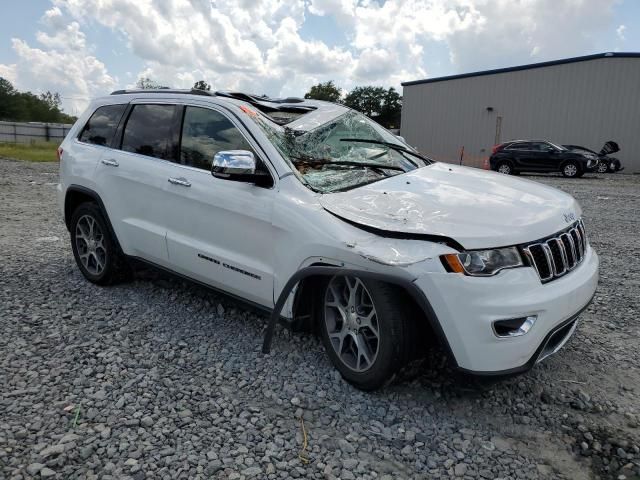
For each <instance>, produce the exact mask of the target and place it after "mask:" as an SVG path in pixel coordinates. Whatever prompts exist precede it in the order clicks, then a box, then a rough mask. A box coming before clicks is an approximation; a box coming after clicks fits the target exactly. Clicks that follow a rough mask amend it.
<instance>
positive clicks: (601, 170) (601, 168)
mask: <svg viewBox="0 0 640 480" xmlns="http://www.w3.org/2000/svg"><path fill="white" fill-rule="evenodd" d="M608 168H609V167H608V166H607V164H606V163H604V162H600V163H599V164H598V173H607V170H608Z"/></svg>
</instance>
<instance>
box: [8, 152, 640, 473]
mask: <svg viewBox="0 0 640 480" xmlns="http://www.w3.org/2000/svg"><path fill="white" fill-rule="evenodd" d="M56 172H57V165H55V164H46V163H43V164H32V163H19V162H14V161H10V160H6V159H0V205H1V206H0V256H1V257H0V259H1V261H0V329H1V331H2V336H1V338H0V385H2V388H1V389H0V477H1V478H11V479H20V478H64V479H71V478H104V479H107V478H119V479H123V478H133V479H136V480H139V479H144V478H166V479H175V478H203V479H204V478H207V479H210V478H214V479H216V478H221V479H250V478H256V479H264V478H273V479H275V478H318V479H334V478H341V479H354V478H358V479H385V480H391V479H397V478H412V479H422V478H424V479H426V478H449V477H455V478H478V479H494V478H503V479H508V478H511V479H516V478H518V479H520V478H530V479H534V478H566V479H588V478H615V479H621V480H622V479H624V478H627V479H633V478H636V479H637V478H639V477H640V454H639V453H638V452H639V448H638V446H639V445H640V429H639V428H640V411H639V406H640V402H639V397H640V375H639V371H638V366H639V363H640V355H639V354H638V338H639V337H640V323H639V320H638V305H639V298H640V260H639V259H640V255H638V254H639V252H638V232H639V231H640V227H639V225H638V223H639V222H638V220H639V214H638V205H639V201H640V177H637V176H623V175H611V176H601V177H596V176H586V177H585V178H583V179H580V180H571V181H570V180H565V179H562V178H559V177H531V178H534V179H536V180H539V181H542V182H544V183H548V184H550V185H554V186H556V187H559V188H562V189H564V190H566V191H568V192H570V193H572V194H574V195H575V196H576V197H577V198H578V200H579V201H580V203H581V204H582V206H583V208H584V210H585V220H586V224H587V228H588V230H589V232H590V238H591V242H592V244H593V245H594V246H595V247H596V249H597V250H598V252H599V253H600V255H601V261H602V270H601V272H602V279H601V283H600V287H599V290H598V293H597V296H596V299H595V301H594V303H593V304H592V305H591V306H590V307H589V309H588V310H587V311H586V312H585V313H584V315H583V320H582V323H581V325H580V327H579V329H578V331H577V333H576V335H575V337H574V338H573V339H572V340H571V341H570V342H569V344H568V345H567V346H566V347H565V349H564V350H563V351H562V352H561V353H559V354H558V355H555V356H553V357H551V358H549V359H548V360H547V361H545V362H544V363H542V364H540V365H538V366H537V367H536V368H535V369H534V370H533V371H531V372H529V373H527V374H525V375H521V376H518V377H515V378H511V379H502V380H493V381H487V380H478V379H475V378H470V377H466V376H462V375H459V374H456V373H455V372H453V371H451V370H450V369H449V368H448V367H447V366H446V365H444V362H443V357H442V356H441V355H440V354H438V353H434V354H433V355H431V356H430V358H429V359H428V361H426V362H424V363H421V364H418V365H414V366H413V368H409V369H407V371H406V372H404V374H403V377H402V379H401V380H400V381H399V382H397V383H396V384H394V385H393V386H391V387H389V388H387V389H385V390H383V391H381V392H377V393H370V394H365V393H362V392H359V391H357V390H355V389H353V388H352V387H350V386H349V385H348V384H346V383H345V382H344V381H342V380H341V379H340V378H339V376H338V375H337V373H336V372H335V371H334V369H333V368H332V367H331V365H330V364H329V362H328V360H327V359H326V357H325V354H324V351H323V349H322V346H321V344H320V342H319V341H318V339H316V338H314V337H313V336H311V335H305V334H292V333H290V332H288V331H286V330H283V329H279V330H278V331H277V334H276V337H275V339H274V350H273V353H272V354H271V355H269V356H263V355H261V354H260V344H261V339H262V334H263V331H264V327H265V322H266V318H265V317H264V316H263V315H259V314H256V313H254V312H251V311H249V310H246V309H245V308H244V307H242V306H241V305H240V304H237V303H235V302H234V301H232V300H230V299H228V298H226V297H224V296H220V295H217V294H215V293H212V292H210V291H208V290H206V289H204V288H201V287H198V286H195V285H192V284H190V283H187V282H184V281H181V280H178V279H175V278H173V277H170V276H167V275H164V274H160V273H158V272H155V271H147V270H142V271H139V272H137V274H136V278H135V280H134V281H132V282H131V283H128V284H123V285H118V286H114V287H109V288H100V287H97V286H94V285H92V284H90V283H88V282H87V281H85V280H84V279H83V278H82V276H81V275H80V273H79V271H78V270H77V268H76V267H75V264H74V261H73V257H72V254H71V248H70V246H69V241H68V233H67V232H66V230H65V228H64V226H63V224H62V221H61V218H60V216H59V214H58V211H57V208H56V204H55V182H56V181H57V173H56ZM301 419H303V421H304V427H305V431H306V433H307V439H308V448H307V449H306V451H304V450H303V434H302V420H301ZM303 459H308V461H306V460H303Z"/></svg>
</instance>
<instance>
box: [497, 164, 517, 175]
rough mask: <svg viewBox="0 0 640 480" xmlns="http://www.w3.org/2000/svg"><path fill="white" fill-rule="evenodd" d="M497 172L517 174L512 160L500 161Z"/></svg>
mask: <svg viewBox="0 0 640 480" xmlns="http://www.w3.org/2000/svg"><path fill="white" fill-rule="evenodd" d="M496 172H498V173H504V174H505V175H515V173H514V170H513V165H512V164H511V162H500V163H499V164H498V165H497V167H496Z"/></svg>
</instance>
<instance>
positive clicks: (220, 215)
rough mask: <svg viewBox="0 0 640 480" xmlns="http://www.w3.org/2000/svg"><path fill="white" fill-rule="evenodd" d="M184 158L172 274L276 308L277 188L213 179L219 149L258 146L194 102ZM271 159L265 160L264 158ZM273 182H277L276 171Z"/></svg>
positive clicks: (178, 169)
mask: <svg viewBox="0 0 640 480" xmlns="http://www.w3.org/2000/svg"><path fill="white" fill-rule="evenodd" d="M182 117H183V122H182V128H181V137H180V142H179V146H178V154H177V155H176V158H175V162H176V163H174V164H173V165H172V167H171V172H170V174H169V175H168V178H166V179H165V180H164V181H165V183H167V180H169V182H168V183H167V185H166V189H167V192H168V195H167V209H166V212H165V213H166V218H167V244H168V249H169V261H170V263H171V269H172V270H175V271H177V272H179V273H182V274H185V275H187V276H189V277H192V278H195V279H197V280H200V281H202V282H204V283H207V284H209V285H212V286H214V287H218V288H220V289H222V290H225V291H227V292H230V293H232V294H235V295H238V296H241V297H242V298H245V299H247V300H250V301H253V302H255V303H259V304H261V305H265V306H273V241H274V232H273V226H272V206H273V202H274V196H275V195H276V194H277V191H276V190H275V189H274V188H273V187H270V188H265V187H258V186H256V185H254V184H251V183H243V182H235V181H230V180H225V179H221V178H215V177H213V175H211V164H212V161H213V156H214V155H215V153H216V152H218V151H222V150H249V151H252V152H253V153H254V155H255V157H256V160H258V161H259V162H261V168H263V169H265V170H266V171H267V172H269V169H268V168H267V164H266V162H264V161H262V160H260V159H261V154H259V153H258V146H257V144H255V142H254V141H253V139H251V140H248V138H249V137H248V136H245V134H244V133H243V132H244V127H243V126H242V125H241V124H239V123H238V122H237V120H235V119H233V120H232V119H231V117H228V116H227V115H226V113H225V112H224V111H223V110H216V109H214V108H212V107H211V106H204V105H203V106H199V105H195V104H192V105H186V106H185V107H184V112H183V115H182ZM263 159H264V157H263ZM270 174H271V177H272V178H275V175H274V173H273V172H270Z"/></svg>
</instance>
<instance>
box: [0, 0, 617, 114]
mask: <svg viewBox="0 0 640 480" xmlns="http://www.w3.org/2000/svg"><path fill="white" fill-rule="evenodd" d="M51 1H52V4H53V5H52V7H51V8H50V9H48V10H47V11H46V12H44V15H43V17H42V19H41V22H40V24H39V27H38V28H39V29H40V31H38V32H37V33H36V40H37V42H38V45H37V46H31V45H29V44H27V43H26V42H25V41H24V40H22V39H14V40H13V50H14V52H15V54H16V56H17V60H16V61H15V62H13V63H11V64H7V65H1V64H0V75H3V76H5V77H7V78H9V79H10V80H12V81H14V82H15V83H16V86H17V87H18V88H28V89H33V90H35V91H42V90H47V89H56V90H59V91H60V93H61V94H62V96H63V97H69V98H71V97H74V98H80V97H90V96H94V95H99V94H103V93H107V92H108V91H109V90H110V89H112V88H115V87H116V86H117V87H124V86H127V85H126V84H123V83H119V82H118V79H117V78H115V77H114V76H113V75H112V74H110V73H109V71H108V70H107V66H106V65H104V64H103V63H102V62H101V60H100V59H98V58H97V57H96V55H95V51H97V50H98V49H97V48H96V46H94V45H92V43H91V41H92V35H91V33H92V31H91V30H92V29H93V27H94V26H96V25H99V26H102V27H106V28H107V29H110V30H111V31H112V32H113V38H114V46H113V48H115V49H116V51H117V50H118V49H121V48H122V47H121V41H122V40H121V39H124V42H125V44H126V48H128V49H129V54H128V57H129V58H131V57H132V56H133V57H134V58H137V59H139V61H140V64H139V67H138V68H137V71H136V70H131V69H133V68H135V67H134V66H132V65H127V66H126V69H127V70H131V74H123V78H126V83H127V84H130V83H131V82H135V78H136V77H138V76H149V77H151V78H153V79H154V80H157V81H158V82H160V83H163V84H166V85H171V86H174V87H189V86H191V85H192V84H193V83H194V82H195V81H196V80H200V79H205V80H206V81H208V82H210V83H213V85H214V87H215V88H229V89H244V90H249V91H256V92H258V93H268V94H274V95H278V94H280V95H302V94H303V93H304V92H305V91H306V90H307V89H308V87H309V86H310V85H312V84H314V83H317V82H320V81H326V80H334V81H335V82H336V84H338V85H339V86H341V87H343V88H345V89H350V88H352V87H353V86H356V85H363V84H368V83H372V84H375V85H382V86H395V87H399V83H400V82H401V81H403V80H412V79H416V78H424V77H425V76H426V75H427V74H428V71H429V67H430V61H431V58H432V55H431V51H430V50H429V49H430V48H432V47H433V45H438V46H439V48H440V53H439V55H440V56H442V54H441V51H442V48H443V47H444V48H446V49H448V52H449V57H450V61H451V63H452V64H453V67H454V69H455V70H456V71H457V72H464V71H471V70H477V69H483V68H491V67H494V66H498V65H499V66H506V65H515V64H519V63H527V62H529V61H538V60H547V59H553V58H561V57H563V56H571V55H579V54H582V53H590V52H591V50H590V49H591V48H592V47H593V45H595V40H594V37H595V35H596V34H597V33H598V32H601V31H602V29H604V28H610V31H611V34H612V35H614V33H613V31H614V26H613V25H611V20H612V16H611V11H612V8H613V5H614V4H615V2H616V0H564V1H562V2H560V1H558V0H520V1H517V2H516V1H512V0H386V1H378V0H51ZM310 14H312V15H318V16H324V17H330V18H333V19H334V20H335V22H336V25H337V26H338V28H340V29H341V32H340V36H339V37H340V38H347V39H348V41H347V42H345V44H343V45H338V46H335V45H328V44H327V43H324V42H322V41H319V40H309V39H306V38H305V37H304V36H303V35H302V34H301V29H303V26H304V25H305V21H306V19H307V17H308V15H310ZM327 23H328V22H324V24H327ZM616 32H617V36H618V37H619V39H623V38H624V33H625V26H624V25H620V26H619V27H618V29H617V30H616ZM326 33H330V32H325V34H326ZM314 36H315V35H314ZM112 58H119V57H118V56H116V55H114V56H113V57H112ZM441 60H442V59H439V61H441ZM112 61H113V60H112ZM110 67H111V68H117V67H118V65H115V64H112V65H110ZM123 70H124V69H123ZM120 71H122V70H120ZM451 73H454V72H451ZM81 103H82V102H81V101H74V102H73V103H70V102H67V101H66V100H65V106H72V107H73V108H79V107H80V106H81Z"/></svg>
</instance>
